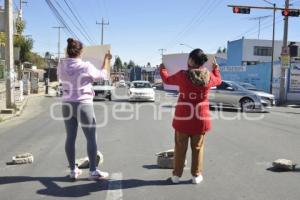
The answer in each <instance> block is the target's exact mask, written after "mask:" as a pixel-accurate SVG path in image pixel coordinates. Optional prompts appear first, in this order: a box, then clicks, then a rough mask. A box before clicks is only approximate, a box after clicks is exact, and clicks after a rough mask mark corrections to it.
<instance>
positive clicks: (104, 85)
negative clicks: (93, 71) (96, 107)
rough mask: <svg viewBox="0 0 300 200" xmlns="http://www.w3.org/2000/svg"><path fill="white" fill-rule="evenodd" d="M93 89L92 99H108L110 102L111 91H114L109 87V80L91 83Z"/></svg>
mask: <svg viewBox="0 0 300 200" xmlns="http://www.w3.org/2000/svg"><path fill="white" fill-rule="evenodd" d="M93 89H94V92H95V96H94V99H95V100H99V99H108V100H109V101H111V100H112V90H113V89H114V87H113V86H111V84H110V82H109V80H100V81H97V82H94V83H93Z"/></svg>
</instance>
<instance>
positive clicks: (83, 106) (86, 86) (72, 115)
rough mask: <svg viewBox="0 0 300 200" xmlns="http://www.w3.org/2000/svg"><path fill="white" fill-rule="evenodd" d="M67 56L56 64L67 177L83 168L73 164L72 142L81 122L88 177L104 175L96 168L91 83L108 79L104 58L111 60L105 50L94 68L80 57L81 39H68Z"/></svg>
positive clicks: (73, 176)
mask: <svg viewBox="0 0 300 200" xmlns="http://www.w3.org/2000/svg"><path fill="white" fill-rule="evenodd" d="M67 42H68V46H67V55H68V57H67V58H65V59H61V61H60V62H59V64H58V67H57V75H58V79H59V80H60V82H61V83H62V88H63V97H62V99H63V104H62V114H63V117H64V124H65V129H66V133H67V134H66V143H65V152H66V155H67V159H68V162H69V166H70V169H71V172H70V178H72V179H77V178H78V176H79V175H81V173H82V171H81V170H80V169H78V168H77V166H76V165H75V141H76V136H77V129H78V124H80V125H81V127H82V130H83V133H84V135H85V137H86V140H87V153H88V157H89V161H90V163H89V170H90V172H89V179H90V180H95V179H101V178H107V177H108V176H109V174H108V173H107V172H103V171H100V170H99V169H97V162H96V159H97V158H96V157H97V136H96V119H95V113H94V107H93V97H94V92H93V86H92V84H93V82H94V81H96V80H101V79H107V72H106V70H105V69H104V65H105V61H106V60H107V59H108V60H110V59H111V55H110V53H107V54H106V55H105V57H104V59H103V65H102V67H101V68H100V69H97V68H96V67H95V66H94V65H93V64H91V63H90V62H84V61H82V59H81V53H82V49H83V45H82V43H81V42H80V41H77V40H75V39H72V38H69V39H68V40H67Z"/></svg>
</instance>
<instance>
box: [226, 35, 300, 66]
mask: <svg viewBox="0 0 300 200" xmlns="http://www.w3.org/2000/svg"><path fill="white" fill-rule="evenodd" d="M295 44H297V45H298V46H300V42H295ZM282 45H283V42H282V41H278V40H276V41H275V48H274V61H275V62H276V61H280V55H281V48H282ZM298 52H299V50H298ZM298 56H300V55H299V54H298ZM271 60H272V40H258V39H245V38H242V39H240V40H235V41H229V42H228V43H227V66H241V65H256V64H261V63H267V62H271Z"/></svg>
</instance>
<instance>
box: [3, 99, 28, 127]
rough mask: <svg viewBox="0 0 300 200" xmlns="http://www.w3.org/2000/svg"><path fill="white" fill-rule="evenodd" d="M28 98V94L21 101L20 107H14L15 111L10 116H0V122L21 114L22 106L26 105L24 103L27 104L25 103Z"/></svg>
mask: <svg viewBox="0 0 300 200" xmlns="http://www.w3.org/2000/svg"><path fill="white" fill-rule="evenodd" d="M28 98H29V96H28V97H26V98H25V99H24V100H23V102H22V103H21V105H20V107H18V108H17V109H16V112H15V113H14V114H11V115H10V116H7V117H4V118H2V117H0V123H2V122H5V121H9V120H11V119H13V118H15V117H19V116H21V114H22V112H23V110H24V108H25V107H26V105H27V103H28Z"/></svg>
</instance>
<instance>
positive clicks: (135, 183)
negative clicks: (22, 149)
mask: <svg viewBox="0 0 300 200" xmlns="http://www.w3.org/2000/svg"><path fill="white" fill-rule="evenodd" d="M33 181H38V182H40V183H41V184H43V185H44V186H45V188H44V189H40V190H37V191H36V193H37V194H40V195H46V196H53V197H84V196H88V195H90V194H91V193H93V192H101V191H108V190H119V189H123V190H124V189H130V188H137V187H146V186H168V185H173V184H172V182H171V180H170V179H167V180H140V179H127V180H100V181H92V182H91V181H88V179H78V180H77V181H76V182H74V185H70V186H65V187H61V186H59V185H58V184H57V182H65V183H70V184H72V183H73V181H71V180H70V178H69V177H68V176H65V177H29V176H6V177H0V186H1V185H8V184H16V183H24V182H33ZM79 183H80V184H79ZM81 183H84V184H81ZM181 184H190V181H182V182H181ZM116 185H121V186H122V188H116V187H114V186H116Z"/></svg>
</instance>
